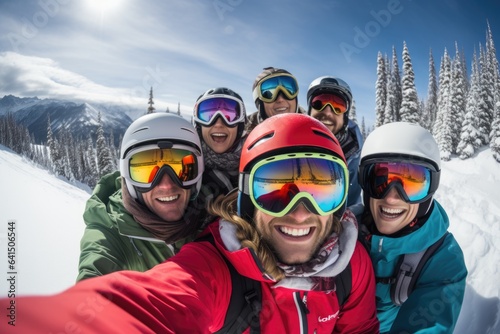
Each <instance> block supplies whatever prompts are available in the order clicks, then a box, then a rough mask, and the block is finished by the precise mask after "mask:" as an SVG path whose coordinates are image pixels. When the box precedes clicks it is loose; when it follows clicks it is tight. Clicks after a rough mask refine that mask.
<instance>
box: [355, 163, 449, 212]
mask: <svg viewBox="0 0 500 334" xmlns="http://www.w3.org/2000/svg"><path fill="white" fill-rule="evenodd" d="M359 177H360V185H361V187H362V188H363V190H364V191H365V192H366V193H367V195H368V196H370V197H373V198H376V199H382V198H384V197H385V196H386V195H387V193H388V192H389V191H390V190H391V189H392V188H393V187H395V188H396V189H397V191H398V193H399V195H400V196H401V198H402V199H403V200H404V201H405V202H407V203H411V204H415V203H421V202H424V201H426V200H427V199H429V198H430V197H431V196H432V195H433V194H434V193H435V192H436V190H437V188H438V185H439V177H440V173H439V171H437V170H436V169H435V167H433V166H432V165H431V164H427V163H425V162H419V163H411V162H401V161H373V162H370V161H367V162H363V163H362V164H361V165H360V172H359Z"/></svg>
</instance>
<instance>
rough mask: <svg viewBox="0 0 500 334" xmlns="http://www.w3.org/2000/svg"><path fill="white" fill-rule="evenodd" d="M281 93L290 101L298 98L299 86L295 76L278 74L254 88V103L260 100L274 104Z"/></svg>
mask: <svg viewBox="0 0 500 334" xmlns="http://www.w3.org/2000/svg"><path fill="white" fill-rule="evenodd" d="M280 92H281V93H283V94H284V95H285V97H286V98H287V99H289V100H293V99H294V98H296V97H297V95H298V93H299V85H298V84H297V80H296V79H295V77H294V76H293V75H291V74H287V73H276V74H273V75H270V76H268V77H267V78H265V79H264V80H262V81H261V82H259V83H258V84H257V86H256V87H255V88H254V90H253V99H254V101H255V100H257V99H259V100H261V101H263V102H267V103H270V102H274V101H275V100H276V98H277V97H278V95H279V93H280Z"/></svg>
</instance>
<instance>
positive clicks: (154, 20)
mask: <svg viewBox="0 0 500 334" xmlns="http://www.w3.org/2000/svg"><path fill="white" fill-rule="evenodd" d="M499 12H500V3H499V2H498V1H497V0H482V1H465V0H443V1H433V0H422V1H416V0H413V1H411V0H383V1H379V0H353V1H326V0H308V1H285V0H273V1H264V0H252V1H251V0H192V1H185V0H167V1H146V0H144V1H138V0H79V1H77V0H36V1H35V0H33V1H32V0H21V1H19V0H17V1H4V0H3V1H0V96H3V95H5V94H14V95H17V96H35V95H36V96H38V97H40V98H46V97H57V98H81V99H87V100H89V101H94V100H95V101H100V102H106V103H110V102H111V101H114V102H117V103H126V104H135V105H138V106H139V108H143V109H144V111H146V108H147V98H148V94H149V88H150V87H151V86H153V89H154V100H155V107H156V108H157V110H159V111H163V110H166V108H167V106H168V107H169V108H170V110H176V109H177V104H178V103H179V102H180V104H181V110H182V112H183V113H186V114H188V113H189V112H190V110H191V108H192V106H193V105H194V103H195V101H196V99H197V97H198V96H199V95H200V94H202V93H203V92H204V91H205V90H207V89H209V88H213V87H219V86H225V87H229V88H231V89H233V90H235V91H236V92H238V93H239V94H240V95H241V96H242V97H243V99H244V102H245V105H246V107H247V112H248V113H251V112H254V111H255V105H254V103H253V100H252V92H251V87H252V83H253V81H254V79H255V77H256V76H257V75H258V74H259V73H260V72H261V70H262V68H263V67H267V66H275V67H281V68H284V69H287V70H289V71H290V72H291V73H292V74H294V75H295V76H296V77H297V79H298V81H299V86H300V94H299V103H300V105H302V106H305V105H306V92H307V87H308V86H309V83H310V82H311V81H312V80H313V79H315V78H316V77H318V76H322V75H335V76H339V77H341V78H342V79H344V80H345V81H346V82H348V83H349V84H350V86H351V89H352V91H353V95H354V99H355V101H356V106H357V115H358V119H359V120H360V119H361V117H363V116H364V117H365V119H366V122H367V124H372V123H373V121H374V108H375V88H374V87H375V81H376V68H377V53H378V52H379V51H380V52H382V53H383V54H388V55H391V54H392V47H393V46H394V47H395V48H396V51H397V54H398V58H399V65H400V68H402V61H401V51H402V48H403V41H406V44H407V46H408V49H409V52H410V56H411V58H412V62H413V67H414V72H415V76H416V85H417V91H418V94H419V97H420V98H424V97H425V96H426V95H427V85H428V59H429V50H430V49H432V51H433V55H434V59H435V61H436V66H437V69H438V68H439V63H440V59H441V56H442V55H443V52H444V49H445V48H447V49H448V52H449V53H450V54H451V55H454V54H455V42H457V43H458V46H459V48H460V50H461V51H463V52H464V54H465V56H466V59H467V62H468V64H467V66H468V68H469V71H470V60H471V59H472V53H473V52H474V49H476V50H479V44H482V45H484V44H485V33H486V29H487V22H489V24H490V27H491V30H492V32H493V37H494V41H495V46H496V47H497V49H498V48H499V47H500V44H499V43H500V42H498V39H499V38H500V18H499V15H498V13H499Z"/></svg>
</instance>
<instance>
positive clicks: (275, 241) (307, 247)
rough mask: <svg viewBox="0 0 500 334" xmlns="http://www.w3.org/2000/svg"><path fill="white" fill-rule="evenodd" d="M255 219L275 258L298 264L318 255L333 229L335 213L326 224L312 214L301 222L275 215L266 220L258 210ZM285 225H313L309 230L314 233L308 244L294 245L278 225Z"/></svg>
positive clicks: (296, 226) (283, 261)
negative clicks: (283, 234)
mask: <svg viewBox="0 0 500 334" xmlns="http://www.w3.org/2000/svg"><path fill="white" fill-rule="evenodd" d="M268 217H269V216H268ZM254 221H255V224H256V227H257V230H258V231H259V234H260V236H261V239H262V241H263V242H265V245H266V246H267V247H268V249H269V250H270V251H271V252H272V253H273V254H274V256H275V258H276V259H277V260H278V261H279V262H281V263H283V264H286V265H297V264H302V263H306V262H308V261H309V260H311V259H312V258H313V257H315V256H316V255H317V253H318V250H319V249H320V247H321V246H322V244H323V242H324V241H325V239H326V238H327V237H328V236H329V235H330V234H331V233H332V230H333V215H330V216H329V218H328V220H327V221H326V223H324V224H323V223H322V222H321V220H320V218H319V216H316V215H311V216H309V217H308V218H307V219H305V220H303V221H300V222H299V221H296V220H295V219H294V218H292V217H290V216H284V217H273V218H271V219H270V220H268V221H265V219H264V217H263V216H262V215H261V214H259V213H258V210H256V214H255V217H254ZM283 225H286V226H293V227H295V228H300V227H301V226H313V227H311V231H310V232H309V233H312V234H314V235H313V238H312V239H311V240H309V241H308V242H307V243H306V244H302V243H301V244H298V243H297V244H296V245H294V242H293V241H287V240H286V239H284V238H283V237H282V236H281V235H280V233H281V232H280V231H279V227H278V226H283ZM288 238H290V236H288Z"/></svg>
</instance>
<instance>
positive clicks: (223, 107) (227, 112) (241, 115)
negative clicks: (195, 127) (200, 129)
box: [194, 96, 245, 126]
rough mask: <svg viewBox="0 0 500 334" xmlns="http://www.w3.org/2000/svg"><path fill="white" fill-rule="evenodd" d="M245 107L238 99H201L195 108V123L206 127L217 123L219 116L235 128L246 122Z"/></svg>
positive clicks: (208, 97) (207, 97)
mask: <svg viewBox="0 0 500 334" xmlns="http://www.w3.org/2000/svg"><path fill="white" fill-rule="evenodd" d="M244 111H245V107H244V106H243V104H242V103H241V102H240V101H238V100H237V99H236V98H232V97H229V96H228V97H210V96H206V97H204V98H201V99H200V100H199V101H198V102H197V103H196V106H195V113H194V115H195V121H196V122H197V123H199V124H202V125H205V126H211V125H213V124H214V123H215V121H216V119H217V116H220V117H221V118H222V120H223V121H224V122H225V123H226V124H227V125H228V126H234V125H236V124H238V123H240V122H243V121H244V120H245V112H244Z"/></svg>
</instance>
